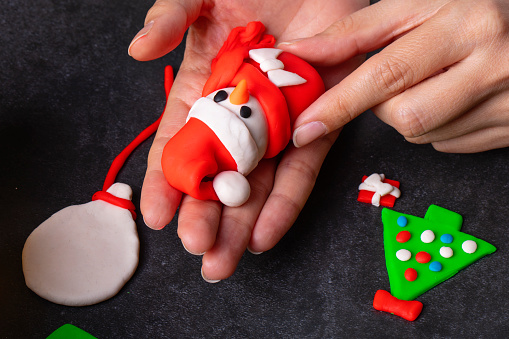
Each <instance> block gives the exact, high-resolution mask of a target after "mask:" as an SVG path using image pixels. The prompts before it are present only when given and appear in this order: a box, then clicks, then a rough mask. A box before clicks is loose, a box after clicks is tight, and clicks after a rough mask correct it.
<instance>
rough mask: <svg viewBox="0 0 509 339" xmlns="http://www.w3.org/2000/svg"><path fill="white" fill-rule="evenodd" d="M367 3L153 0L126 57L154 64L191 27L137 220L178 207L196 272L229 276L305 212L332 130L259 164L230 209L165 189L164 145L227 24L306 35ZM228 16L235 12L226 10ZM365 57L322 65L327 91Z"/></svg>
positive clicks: (156, 223)
mask: <svg viewBox="0 0 509 339" xmlns="http://www.w3.org/2000/svg"><path fill="white" fill-rule="evenodd" d="M368 4H369V3H368V1H366V0H344V1H329V0H318V1H317V0H280V1H277V2H275V1H270V0H266V1H231V0H230V1H219V0H218V1H200V0H187V1H175V0H158V1H156V2H155V4H154V6H153V7H152V8H151V9H150V10H149V11H148V14H147V16H146V20H145V27H144V28H143V29H142V30H141V31H140V32H139V33H138V34H137V35H136V36H135V37H134V39H133V41H132V42H131V45H130V46H129V54H130V55H131V56H132V57H133V58H135V59H137V60H141V61H145V60H152V59H155V58H158V57H161V56H163V55H165V54H166V53H168V52H170V51H171V50H173V49H174V48H175V47H176V46H177V45H178V44H179V43H180V41H181V40H182V38H183V36H184V33H185V31H186V29H187V28H188V27H189V30H188V35H187V40H186V50H185V55H184V60H183V62H182V64H181V66H180V70H179V72H178V74H177V77H176V79H175V82H174V84H173V87H172V90H171V93H170V95H169V98H168V102H167V105H166V108H165V114H164V116H163V119H162V121H161V124H160V127H159V129H158V132H157V134H156V136H155V139H154V142H153V145H152V147H151V150H150V153H149V157H148V167H147V172H146V175H145V180H144V183H143V187H142V193H141V202H140V205H141V206H140V207H141V212H142V214H143V216H144V220H145V223H146V224H147V225H148V226H149V227H151V228H154V229H161V228H163V227H164V226H165V225H166V224H168V223H169V222H170V221H171V220H172V218H173V216H174V215H175V213H176V211H177V208H178V207H179V206H180V207H179V213H178V235H179V237H180V239H181V240H182V243H183V245H184V248H186V250H187V251H188V252H190V253H192V254H197V255H201V254H203V259H202V268H201V272H202V276H203V278H204V279H205V280H206V281H208V282H216V281H219V280H222V279H225V278H227V277H229V276H231V275H232V274H233V272H234V271H235V268H236V266H237V264H238V262H239V260H240V258H241V257H242V255H243V253H244V252H245V250H246V248H249V250H250V251H251V252H252V253H261V252H264V251H267V250H269V249H271V248H272V247H273V246H274V245H275V244H276V243H277V242H278V241H279V240H280V239H281V238H282V237H283V235H284V234H285V233H286V232H287V231H288V230H289V229H290V227H291V226H292V224H293V223H294V221H295V220H296V218H297V216H298V214H299V213H300V211H301V209H302V208H303V206H304V204H305V202H306V200H307V198H308V197H309V194H310V193H311V190H312V188H313V186H314V183H315V180H316V177H317V175H318V172H319V170H320V167H321V165H322V162H323V160H324V158H325V156H326V154H327V153H328V151H329V149H330V147H331V146H332V144H333V143H334V141H335V139H336V138H337V135H338V133H339V131H336V133H331V134H329V135H328V136H327V137H325V138H322V139H320V140H317V141H316V142H314V143H311V144H309V145H308V146H306V147H301V148H299V149H297V148H295V147H293V146H288V147H287V149H286V150H285V151H284V152H283V153H282V154H281V155H280V156H279V157H277V159H265V160H262V161H261V162H260V163H259V165H258V166H257V168H256V169H255V170H254V171H253V172H252V173H251V174H250V175H249V176H248V177H247V179H248V181H249V183H250V185H251V196H250V198H249V200H248V202H246V203H245V204H244V205H242V206H240V207H236V208H229V207H224V206H222V205H221V204H220V203H219V202H216V201H200V200H196V199H193V198H192V197H190V196H187V195H184V196H182V193H181V192H179V191H177V190H175V189H174V188H172V187H171V186H170V185H169V184H168V183H167V182H166V179H165V178H164V175H163V173H162V169H161V154H162V150H163V147H164V145H165V144H166V143H167V141H168V140H169V139H170V138H171V137H172V136H173V135H174V134H175V133H176V132H177V131H178V130H179V129H180V127H182V126H183V125H184V123H185V119H186V117H187V114H188V112H189V109H190V107H191V105H192V104H193V103H194V102H195V101H196V100H197V99H198V98H199V97H200V96H201V91H202V88H203V85H204V84H205V81H206V80H207V78H208V76H209V75H210V63H211V60H212V59H213V58H214V57H215V55H216V54H217V52H218V50H219V49H220V47H221V46H222V44H223V42H224V40H225V39H226V37H227V36H228V34H229V32H230V30H231V29H232V28H234V27H238V26H245V25H246V24H247V23H248V22H249V21H255V20H257V21H261V22H263V23H264V25H265V26H266V27H267V33H268V34H272V35H274V36H275V37H276V39H278V41H284V40H290V39H295V38H297V37H302V36H313V35H314V34H317V33H319V32H321V31H323V30H324V29H326V28H327V27H328V26H329V25H331V24H332V23H333V22H334V21H335V20H337V19H338V18H342V17H345V16H347V15H349V14H351V13H353V12H355V11H357V10H359V9H361V8H362V7H365V6H367V5H368ZM232 13H235V14H234V15H232ZM363 60H364V57H363V56H359V57H356V58H352V59H350V60H348V61H345V62H344V63H339V64H334V65H332V66H325V67H323V68H322V69H321V70H319V71H321V74H323V77H324V82H325V84H326V87H327V88H330V87H331V86H332V85H334V84H337V83H338V82H339V81H340V80H341V79H343V78H344V77H345V76H346V75H347V74H349V73H350V72H352V71H353V70H354V69H355V68H356V67H358V66H359V65H360V64H361V62H362V61H363Z"/></svg>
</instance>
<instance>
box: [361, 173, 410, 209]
mask: <svg viewBox="0 0 509 339" xmlns="http://www.w3.org/2000/svg"><path fill="white" fill-rule="evenodd" d="M399 185H400V184H399V181H395V180H390V179H386V178H385V175H384V174H378V173H373V174H371V175H370V176H369V177H368V176H364V177H362V183H361V184H360V185H359V195H358V197H357V201H360V202H365V203H368V204H372V205H373V206H377V207H379V206H380V205H382V206H386V207H394V203H395V202H396V199H397V198H399V197H400V196H401V191H400V190H399Z"/></svg>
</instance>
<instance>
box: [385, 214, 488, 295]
mask: <svg viewBox="0 0 509 339" xmlns="http://www.w3.org/2000/svg"><path fill="white" fill-rule="evenodd" d="M402 219H405V220H404V221H405V222H402ZM382 222H383V224H384V248H385V260H386V264H387V271H388V273H389V282H390V285H391V294H392V295H393V296H394V297H396V298H398V299H402V300H412V299H415V298H417V297H418V296H419V295H421V294H423V293H424V292H426V291H428V290H429V289H431V288H432V287H434V286H436V285H438V284H439V283H441V282H443V281H445V280H447V279H449V278H450V277H452V276H454V275H455V274H456V273H458V272H459V271H460V270H462V269H463V268H465V267H467V266H469V265H470V264H472V263H473V262H475V261H477V260H479V259H480V258H482V257H484V256H485V255H488V254H490V253H493V252H495V250H496V248H495V247H494V246H493V245H491V244H489V243H487V242H486V241H484V240H481V239H478V238H475V237H473V236H471V235H469V234H466V233H464V232H461V231H460V229H461V225H462V223H463V218H462V217H461V215H459V214H457V213H455V212H452V211H449V210H446V209H445V208H442V207H439V206H436V205H431V206H430V207H429V208H428V211H427V212H426V215H425V217H424V219H423V218H418V217H415V216H412V215H407V214H402V213H399V212H396V211H393V210H390V209H387V208H384V209H383V210H382ZM402 232H405V234H406V233H407V232H408V233H409V236H406V237H401V236H400V237H399V239H402V238H403V239H404V240H405V241H398V235H400V234H401V233H402ZM474 247H475V249H474ZM401 251H404V252H405V253H407V254H408V255H407V256H406V257H405V258H402V257H401V256H400V255H398V253H401Z"/></svg>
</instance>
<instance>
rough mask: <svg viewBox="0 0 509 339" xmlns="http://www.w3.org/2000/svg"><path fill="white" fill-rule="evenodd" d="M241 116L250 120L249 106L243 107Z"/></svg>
mask: <svg viewBox="0 0 509 339" xmlns="http://www.w3.org/2000/svg"><path fill="white" fill-rule="evenodd" d="M240 116H241V117H243V118H244V119H247V118H249V117H250V116H251V108H249V107H247V106H242V107H241V108H240Z"/></svg>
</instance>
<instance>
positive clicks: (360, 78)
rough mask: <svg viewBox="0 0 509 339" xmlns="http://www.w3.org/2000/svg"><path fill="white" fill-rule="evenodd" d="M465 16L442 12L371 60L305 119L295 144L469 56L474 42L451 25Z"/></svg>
mask: <svg viewBox="0 0 509 339" xmlns="http://www.w3.org/2000/svg"><path fill="white" fill-rule="evenodd" d="M451 14H452V16H456V18H454V17H452V18H451ZM462 15H463V14H462V13H460V11H456V12H454V13H450V12H449V11H444V12H441V11H439V12H438V13H437V14H436V15H435V16H434V17H433V18H432V19H430V20H428V21H426V22H425V23H423V24H422V25H420V26H419V27H417V28H415V29H414V30H412V31H411V32H409V33H407V34H406V35H404V36H403V37H401V38H400V39H398V40H396V41H395V42H393V43H392V44H390V45H389V46H387V47H386V48H385V49H384V50H383V51H381V52H380V53H378V54H376V55H374V56H373V57H371V58H370V59H368V60H367V61H366V62H365V63H364V64H363V65H361V66H360V67H359V68H358V69H356V70H355V71H354V72H352V73H351V74H350V75H349V76H347V77H346V78H345V79H344V80H343V81H341V82H340V83H339V84H337V85H336V86H335V87H333V88H332V89H331V90H329V91H327V92H326V93H325V94H324V95H322V96H321V97H320V98H319V99H318V100H317V101H315V102H314V103H313V104H312V105H311V106H310V107H309V108H308V109H306V110H305V111H304V112H303V113H302V114H301V115H300V116H299V118H298V119H297V120H296V122H295V129H294V135H293V141H294V144H295V145H296V146H297V147H300V146H304V145H306V144H308V143H310V142H312V141H313V140H315V139H317V138H318V137H321V136H323V135H325V134H328V133H330V132H332V131H334V130H336V129H338V128H340V127H342V126H344V125H345V124H346V123H348V122H350V121H351V120H353V119H354V118H355V117H357V116H358V115H359V114H361V113H362V112H364V111H366V110H368V109H370V108H371V107H373V106H376V105H378V104H380V103H382V102H384V101H386V100H388V99H390V98H392V97H394V96H396V95H398V94H399V93H401V92H403V91H405V90H406V89H408V88H410V87H412V86H413V85H415V84H417V83H419V82H421V81H423V80H424V79H426V78H428V77H430V76H431V75H433V74H434V73H436V72H438V71H439V70H441V69H443V68H446V67H448V66H450V65H452V64H454V63H456V62H458V61H460V60H462V59H463V58H465V57H466V56H468V55H469V54H470V53H471V51H472V49H473V44H471V43H468V41H467V38H468V37H467V36H466V34H463V36H462V35H461V33H458V32H457V27H456V26H454V25H451V20H452V22H455V20H454V19H458V21H460V20H461V19H460V18H461V17H462ZM402 118H404V117H402Z"/></svg>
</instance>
